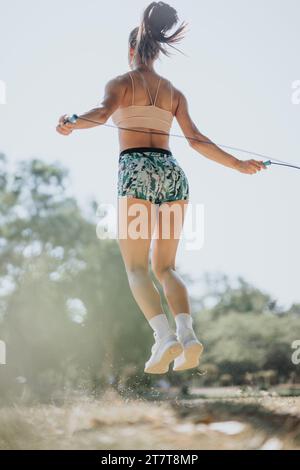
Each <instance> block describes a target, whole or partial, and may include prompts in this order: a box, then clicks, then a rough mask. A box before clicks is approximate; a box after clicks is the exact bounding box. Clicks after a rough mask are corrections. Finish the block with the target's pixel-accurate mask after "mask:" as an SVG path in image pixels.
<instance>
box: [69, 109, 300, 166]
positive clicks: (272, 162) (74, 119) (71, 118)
mask: <svg viewBox="0 0 300 470" xmlns="http://www.w3.org/2000/svg"><path fill="white" fill-rule="evenodd" d="M78 119H80V120H82V121H86V122H91V123H93V124H98V125H100V124H101V123H100V122H98V121H93V120H92V119H87V118H83V117H79V116H78V115H77V114H73V115H72V116H69V117H67V118H66V119H65V120H64V123H65V124H66V123H68V122H69V123H71V124H76V122H77V121H78ZM101 125H102V126H105V127H111V128H113V129H121V130H127V131H131V132H140V133H142V134H157V135H167V136H169V137H177V138H184V139H188V140H195V141H197V142H200V143H201V142H202V143H206V144H211V142H207V141H205V140H200V139H197V138H195V137H186V136H182V135H179V134H166V133H164V132H155V131H151V132H148V131H142V130H138V129H129V128H127V127H117V126H113V125H110V124H101ZM218 145H219V147H223V148H226V149H229V150H236V151H238V152H243V153H246V154H249V155H252V156H256V157H260V158H267V159H268V160H266V161H265V162H263V164H264V166H265V167H266V168H267V167H268V166H271V165H278V166H285V167H288V168H295V169H296V170H300V167H299V166H297V165H293V164H291V163H288V162H284V161H282V160H277V159H276V158H272V159H270V157H268V156H267V155H262V154H259V153H255V152H250V151H249V150H244V149H240V148H236V147H230V146H228V145H222V144H218Z"/></svg>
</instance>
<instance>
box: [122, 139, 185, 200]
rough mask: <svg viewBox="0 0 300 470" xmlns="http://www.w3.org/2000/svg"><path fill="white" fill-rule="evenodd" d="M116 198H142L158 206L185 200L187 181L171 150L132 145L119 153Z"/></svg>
mask: <svg viewBox="0 0 300 470" xmlns="http://www.w3.org/2000/svg"><path fill="white" fill-rule="evenodd" d="M118 197H133V198H137V199H144V200H147V201H150V202H152V203H153V204H158V205H161V204H163V203H165V202H171V201H186V200H188V199H189V183H188V179H187V177H186V175H185V173H184V171H183V170H182V168H181V167H180V166H179V164H178V162H177V160H176V158H175V157H174V156H173V155H172V153H171V152H170V151H168V150H164V149H158V148H152V147H145V148H140V147H139V148H132V149H128V150H124V151H123V152H121V154H120V158H119V170H118Z"/></svg>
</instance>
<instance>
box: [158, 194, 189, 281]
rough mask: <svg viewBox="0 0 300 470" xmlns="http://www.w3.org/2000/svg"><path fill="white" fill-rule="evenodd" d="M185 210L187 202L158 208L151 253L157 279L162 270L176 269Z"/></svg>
mask: <svg viewBox="0 0 300 470" xmlns="http://www.w3.org/2000/svg"><path fill="white" fill-rule="evenodd" d="M187 208H188V201H174V202H168V203H165V204H162V206H160V208H159V212H158V221H157V224H156V228H155V232H154V237H153V238H154V241H153V251H152V267H153V270H154V272H155V274H156V277H157V278H158V279H160V277H161V274H162V273H163V271H164V270H167V269H173V270H175V268H176V266H175V264H176V254H177V249H178V245H179V241H180V238H181V234H182V228H183V224H184V220H185V215H186V210H187Z"/></svg>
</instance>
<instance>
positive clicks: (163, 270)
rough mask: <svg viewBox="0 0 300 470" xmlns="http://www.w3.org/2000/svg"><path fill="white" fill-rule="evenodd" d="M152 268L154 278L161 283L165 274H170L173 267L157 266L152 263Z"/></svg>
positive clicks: (173, 269)
mask: <svg viewBox="0 0 300 470" xmlns="http://www.w3.org/2000/svg"><path fill="white" fill-rule="evenodd" d="M152 270H153V273H154V275H155V277H156V279H157V280H158V281H159V282H160V283H161V284H162V283H163V282H164V280H165V278H166V277H167V276H170V275H172V273H173V272H174V271H175V268H174V267H173V266H159V265H155V264H153V266H152Z"/></svg>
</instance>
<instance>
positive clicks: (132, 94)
mask: <svg viewBox="0 0 300 470" xmlns="http://www.w3.org/2000/svg"><path fill="white" fill-rule="evenodd" d="M129 75H130V78H131V81H132V106H133V105H134V98H135V97H134V80H133V76H132V75H131V73H130V72H129Z"/></svg>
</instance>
